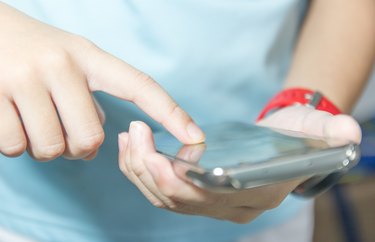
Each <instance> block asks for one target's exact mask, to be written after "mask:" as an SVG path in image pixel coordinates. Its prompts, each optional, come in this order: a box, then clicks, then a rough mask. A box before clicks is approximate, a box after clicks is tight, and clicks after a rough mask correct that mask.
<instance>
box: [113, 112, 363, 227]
mask: <svg viewBox="0 0 375 242" xmlns="http://www.w3.org/2000/svg"><path fill="white" fill-rule="evenodd" d="M260 125H267V126H269V127H272V128H282V129H284V130H285V129H287V130H291V131H295V132H298V133H299V134H303V135H306V136H323V135H326V137H328V138H333V137H335V138H337V139H338V140H350V141H353V143H359V141H360V136H361V135H360V130H359V128H358V125H357V124H356V122H355V121H353V120H352V119H351V118H350V117H348V116H345V115H339V116H332V115H330V114H328V113H325V112H322V111H317V110H312V109H311V108H307V107H303V106H300V107H297V106H293V107H288V108H283V109H281V110H279V111H277V112H275V113H274V114H272V115H270V116H269V117H267V118H266V119H264V122H263V123H261V124H260ZM332 127H333V128H332ZM324 130H325V131H324ZM119 146H120V153H119V164H120V168H121V170H122V171H123V173H124V174H125V175H126V176H127V177H128V178H129V179H130V180H131V181H132V182H133V183H134V184H135V185H136V186H137V187H138V188H139V190H140V191H141V192H142V193H143V194H144V195H145V197H146V198H147V199H148V200H149V201H150V202H151V203H152V204H153V205H155V206H157V207H161V208H167V209H168V210H171V211H174V212H177V213H185V214H195V215H201V216H208V217H213V218H218V219H224V220H229V221H233V222H237V223H247V222H249V221H251V220H253V219H254V218H255V217H257V216H258V215H259V214H260V213H262V212H263V211H265V210H268V209H271V208H274V207H277V206H278V205H279V204H280V203H281V202H282V201H283V200H284V199H285V197H286V196H287V195H288V194H290V192H292V191H293V190H295V188H296V187H297V186H298V185H299V184H300V183H302V182H303V181H304V180H306V178H297V179H292V180H288V181H283V182H281V183H274V184H271V185H264V186H260V187H255V188H250V189H241V190H236V191H235V192H230V193H222V192H215V191H213V190H211V189H202V188H201V187H199V186H197V185H195V184H193V183H192V182H190V181H189V180H186V179H182V178H181V174H183V173H184V172H186V171H187V169H186V167H184V166H178V164H181V163H179V162H170V160H169V159H167V158H166V157H165V156H163V155H161V154H160V153H158V152H157V151H156V148H155V143H154V139H153V134H152V131H151V129H150V128H149V127H148V126H147V125H146V124H145V123H143V122H135V123H132V124H131V126H130V129H129V133H122V134H121V135H120V136H119ZM197 147H198V148H196V150H195V152H192V153H190V154H189V152H190V151H189V150H184V149H182V150H181V151H180V155H182V156H184V157H185V156H186V157H192V158H193V159H192V160H194V157H198V158H199V156H200V153H201V152H203V151H204V149H203V148H204V146H197ZM200 149H203V150H200ZM188 168H189V167H188Z"/></svg>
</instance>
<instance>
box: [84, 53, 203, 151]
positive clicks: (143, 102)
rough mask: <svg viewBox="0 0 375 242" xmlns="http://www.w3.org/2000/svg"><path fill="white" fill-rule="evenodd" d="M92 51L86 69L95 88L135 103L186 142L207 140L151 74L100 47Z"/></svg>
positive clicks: (93, 88)
mask: <svg viewBox="0 0 375 242" xmlns="http://www.w3.org/2000/svg"><path fill="white" fill-rule="evenodd" d="M88 52H89V55H88V56H87V57H86V59H85V60H86V61H87V60H89V61H88V62H87V63H88V64H86V65H85V69H86V75H87V79H88V85H89V88H90V90H91V91H103V92H106V93H108V94H111V95H113V96H116V97H118V98H121V99H124V100H127V101H131V102H133V103H135V104H136V105H137V106H138V107H139V108H140V109H142V110H143V111H144V112H146V113H147V114H148V115H150V116H151V118H153V119H154V120H156V121H157V122H159V123H161V124H162V125H163V126H164V127H165V128H166V129H167V130H168V131H169V132H171V133H172V134H173V135H174V136H176V138H177V139H178V140H180V141H181V142H183V143H185V144H193V143H200V142H202V141H204V138H205V137H204V133H203V132H202V130H201V129H200V128H199V127H198V126H197V125H196V124H195V122H194V121H193V120H192V118H191V117H190V116H189V115H188V114H187V113H186V112H185V111H184V110H183V109H182V108H181V107H180V106H179V105H178V104H177V103H176V102H175V101H174V100H173V99H172V98H171V97H170V96H169V95H168V93H167V92H166V91H165V90H164V89H163V88H161V87H160V85H159V84H158V83H157V82H156V81H155V80H153V79H152V78H151V77H150V76H148V75H147V74H145V73H143V72H141V71H139V70H137V69H136V68H134V67H132V66H131V65H129V64H127V63H125V62H124V61H122V60H120V59H118V58H116V57H114V56H112V55H110V54H108V53H106V52H104V51H102V50H100V49H98V48H92V49H91V50H90V51H88Z"/></svg>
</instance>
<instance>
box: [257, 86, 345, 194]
mask: <svg viewBox="0 0 375 242" xmlns="http://www.w3.org/2000/svg"><path fill="white" fill-rule="evenodd" d="M295 104H299V105H306V106H309V107H312V108H315V109H317V110H322V111H326V112H329V113H331V114H333V115H337V114H340V113H341V111H340V110H339V109H338V108H337V107H336V106H335V105H334V104H333V103H332V102H331V101H330V100H328V99H327V98H326V97H324V96H323V95H322V94H321V93H320V92H318V91H312V90H308V89H304V88H290V89H286V90H283V91H281V92H279V93H278V94H277V95H276V96H275V97H274V98H272V99H271V100H270V101H269V102H268V104H267V105H266V106H265V108H264V109H263V110H262V111H261V113H260V114H259V116H258V118H257V121H259V120H261V119H263V118H264V117H265V116H266V115H267V114H268V113H269V112H271V111H274V110H277V109H280V108H283V107H287V106H291V105H295ZM348 170H349V169H347V170H340V171H338V172H334V173H331V174H329V175H324V176H314V177H311V178H309V179H308V180H306V181H304V182H303V183H302V184H300V185H299V186H297V188H295V189H294V191H293V192H292V193H293V194H294V195H297V196H300V197H306V198H309V197H315V196H317V195H319V194H321V193H323V192H325V191H327V190H328V189H330V188H331V187H332V186H334V185H335V184H336V183H337V182H338V181H339V180H340V178H341V177H342V176H343V175H345V174H346V173H347V172H348Z"/></svg>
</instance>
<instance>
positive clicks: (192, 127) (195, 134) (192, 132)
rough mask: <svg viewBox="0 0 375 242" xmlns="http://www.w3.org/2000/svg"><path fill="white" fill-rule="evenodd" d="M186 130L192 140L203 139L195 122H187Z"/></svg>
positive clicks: (200, 140)
mask: <svg viewBox="0 0 375 242" xmlns="http://www.w3.org/2000/svg"><path fill="white" fill-rule="evenodd" d="M187 132H188V134H189V136H190V138H191V139H192V140H193V141H194V142H196V143H199V142H202V141H204V133H203V131H202V130H201V129H200V128H199V127H198V126H197V125H196V124H195V123H193V122H191V123H189V124H188V126H187Z"/></svg>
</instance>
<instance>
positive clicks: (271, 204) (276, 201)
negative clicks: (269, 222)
mask: <svg viewBox="0 0 375 242" xmlns="http://www.w3.org/2000/svg"><path fill="white" fill-rule="evenodd" d="M282 201H283V197H280V196H273V197H272V198H270V199H269V200H268V201H265V202H264V203H263V205H262V208H263V209H266V210H270V209H274V208H277V207H278V206H280V204H281V203H282Z"/></svg>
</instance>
